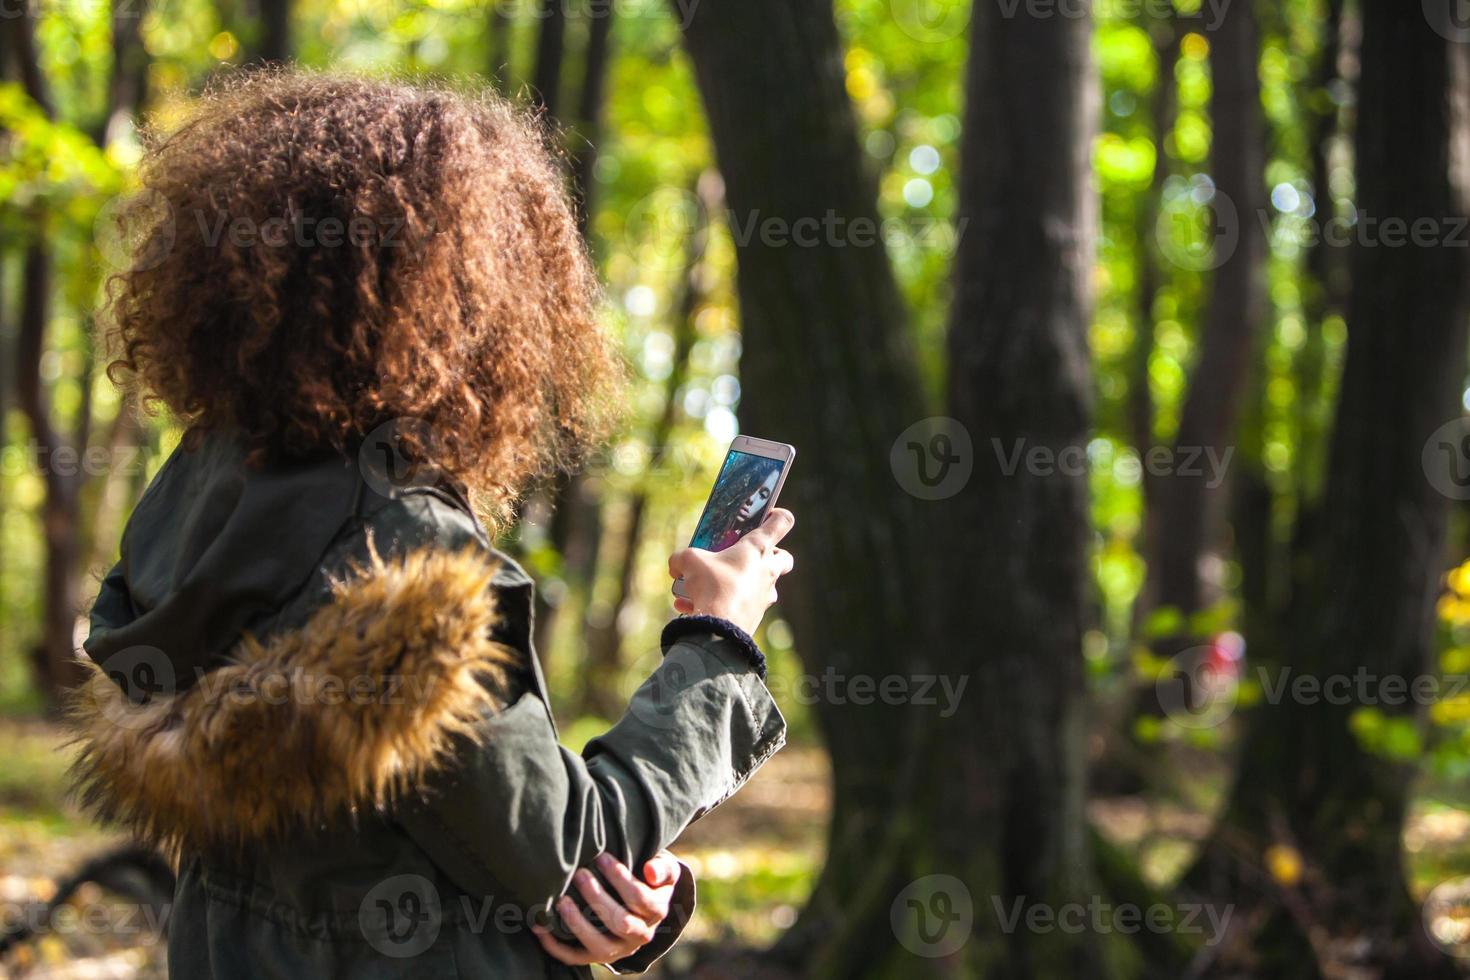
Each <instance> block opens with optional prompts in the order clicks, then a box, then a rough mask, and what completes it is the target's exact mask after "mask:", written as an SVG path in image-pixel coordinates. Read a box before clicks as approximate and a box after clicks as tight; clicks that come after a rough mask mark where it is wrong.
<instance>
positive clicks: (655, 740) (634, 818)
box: [372, 498, 786, 970]
mask: <svg viewBox="0 0 1470 980" xmlns="http://www.w3.org/2000/svg"><path fill="white" fill-rule="evenodd" d="M372 525H373V530H374V531H375V533H376V535H377V538H378V542H379V546H380V547H383V546H390V547H391V548H394V549H398V548H412V547H416V546H420V545H424V544H430V543H432V544H434V545H436V546H439V547H448V548H454V549H458V548H461V547H463V546H465V544H466V543H468V542H469V541H471V540H478V541H479V542H480V544H482V545H484V546H486V547H488V543H487V542H485V540H484V538H483V536H482V532H480V530H479V528H478V527H476V526H471V524H469V523H467V522H466V519H465V518H464V516H463V515H462V513H461V512H459V511H457V510H456V509H454V508H446V507H444V506H442V505H441V504H440V503H439V502H437V501H436V500H434V499H429V498H420V499H411V500H405V501H401V502H400V503H399V504H398V505H395V506H394V507H391V508H388V509H386V510H385V511H384V512H381V513H380V514H379V515H377V517H376V518H375V519H374V520H373V522H372ZM497 558H498V560H499V561H500V571H498V572H497V573H496V575H495V578H494V581H493V583H492V588H493V589H494V590H495V593H496V604H497V609H498V611H499V614H500V623H499V625H498V626H497V628H496V639H497V640H499V641H500V642H502V643H504V644H505V645H507V646H509V647H511V648H513V649H516V650H518V651H520V652H521V653H522V655H523V656H524V657H525V658H526V662H527V670H526V672H525V673H526V683H525V684H524V685H523V687H522V689H521V690H520V691H519V694H518V696H515V698H514V700H512V701H511V702H510V703H509V704H507V705H505V706H504V707H503V708H502V709H501V710H499V711H496V712H494V713H492V714H489V715H487V716H486V717H484V718H483V719H482V720H481V722H480V728H479V731H478V732H477V737H476V738H474V739H473V740H464V741H463V742H462V743H461V748H460V750H459V752H458V753H457V756H456V759H455V760H454V764H453V765H451V766H448V767H446V768H445V769H444V770H442V771H440V772H439V773H437V774H436V775H435V776H434V777H433V778H432V779H431V781H430V783H429V784H428V785H426V786H424V787H422V789H421V791H420V792H419V793H417V794H415V795H414V796H413V797H412V798H411V799H408V800H405V801H403V802H402V803H401V805H400V806H399V807H398V809H397V811H396V817H397V819H398V821H399V823H400V824H401V825H402V826H403V827H404V829H405V830H406V831H407V832H408V833H409V834H410V836H411V837H412V838H413V839H414V841H415V843H417V844H418V845H419V846H420V847H422V848H423V849H424V850H425V851H426V852H427V853H428V854H429V856H430V857H431V858H432V859H433V860H434V862H435V864H436V865H438V867H439V868H440V869H441V870H442V871H443V872H444V873H445V874H446V875H448V876H449V878H450V879H451V880H452V881H453V882H454V884H455V885H457V886H458V887H460V888H462V889H464V890H465V892H466V893H468V894H470V895H472V896H477V897H480V898H486V899H490V900H491V901H492V904H495V905H500V904H510V905H513V906H516V907H518V908H519V909H520V910H521V911H522V912H523V913H525V914H528V915H537V914H544V913H545V912H546V911H548V910H549V908H550V905H551V903H552V902H553V901H555V900H556V899H557V898H558V897H560V896H561V895H563V894H565V893H566V892H567V890H568V888H569V887H570V884H571V879H572V875H573V874H574V873H575V872H576V871H577V869H578V868H580V867H585V866H588V865H590V864H591V862H592V861H593V860H594V859H595V858H596V857H597V856H598V855H599V854H601V853H603V852H604V851H605V852H607V853H609V854H611V855H612V856H613V857H615V858H617V859H618V860H620V861H622V862H623V863H624V864H626V865H627V866H628V867H629V868H634V869H637V868H640V867H641V866H642V865H643V863H644V862H646V861H647V860H648V859H649V858H651V857H652V856H653V855H654V854H656V853H657V852H658V851H660V850H662V849H663V848H666V847H668V846H669V845H670V844H671V843H673V841H674V840H675V839H676V838H677V837H678V836H679V834H680V833H682V832H683V830H684V828H685V827H687V826H689V824H690V823H692V822H693V821H695V820H697V819H698V818H699V817H701V816H702V815H704V814H705V813H708V812H709V811H710V810H711V809H713V808H714V807H715V806H717V805H718V804H719V803H720V802H722V801H723V800H724V799H726V798H727V797H728V796H730V794H732V793H734V792H735V790H736V789H738V788H739V787H740V786H741V784H743V783H744V782H745V781H746V780H747V779H748V778H750V776H751V774H752V773H754V772H755V770H756V769H757V768H759V767H760V765H761V764H762V763H764V762H765V760H766V759H768V758H770V757H771V755H773V754H774V753H775V752H776V751H777V750H778V749H779V748H780V747H781V746H782V745H783V744H785V740H786V724H785V721H784V719H783V718H782V717H781V713H780V711H779V710H778V709H777V707H776V704H775V701H774V700H773V699H772V697H771V694H770V692H769V691H768V690H767V689H766V686H765V683H764V677H765V658H764V656H762V654H761V652H760V651H759V650H758V649H757V648H756V646H755V644H754V642H753V641H752V640H751V639H750V637H749V636H748V635H746V634H745V633H744V632H743V631H742V630H740V629H739V628H737V627H735V626H734V625H733V624H730V623H727V622H724V621H722V620H714V619H710V618H707V617H681V618H679V619H675V620H674V621H673V622H671V623H670V624H669V625H668V627H667V628H666V629H665V630H664V633H663V636H662V638H661V643H660V645H661V647H662V650H663V655H664V656H663V659H662V661H661V662H660V663H659V666H658V667H657V668H656V669H655V670H654V671H653V673H652V674H651V675H650V676H649V677H648V678H647V679H646V680H645V681H644V682H643V684H642V685H641V686H640V687H639V688H638V690H637V691H636V692H635V693H634V695H633V697H632V699H631V701H630V702H629V704H628V706H627V709H626V711H625V712H624V714H623V717H622V718H621V719H620V720H619V721H618V722H617V723H616V724H615V725H613V727H612V728H611V729H609V730H608V731H607V732H606V733H604V734H603V735H601V736H600V737H598V738H596V739H594V740H592V741H591V742H590V743H588V745H587V747H586V749H585V750H584V751H582V752H581V753H580V754H579V753H576V752H572V751H570V750H568V749H567V748H565V747H563V746H562V745H561V744H560V743H559V742H558V739H557V733H556V726H555V723H554V721H553V720H552V716H551V710H550V708H549V706H548V699H547V695H546V689H545V683H544V680H543V678H542V675H541V671H540V667H539V665H538V663H537V660H536V656H535V651H534V650H533V648H532V644H531V634H532V629H531V626H532V623H531V616H532V608H533V602H532V592H533V586H532V583H531V580H530V578H529V577H528V576H526V574H525V572H524V571H522V570H521V569H520V568H519V567H518V566H517V565H516V564H515V563H514V562H512V561H510V559H509V558H507V557H505V556H503V555H497ZM685 872H686V873H685V874H684V875H681V879H680V882H679V884H678V886H677V887H676V898H677V897H680V896H682V897H684V898H686V899H687V905H688V906H689V907H688V908H687V909H682V910H680V909H675V910H674V911H672V912H671V913H670V916H669V918H668V919H666V920H665V927H666V928H662V929H661V930H660V932H659V935H658V936H656V937H655V939H654V940H653V942H651V943H649V944H648V945H647V946H645V947H644V948H643V949H642V950H640V951H639V953H637V954H635V955H634V956H633V957H630V958H629V959H628V960H624V961H621V962H620V963H619V964H616V965H615V966H616V967H617V968H619V969H625V970H638V969H644V968H646V967H647V965H648V964H649V963H651V962H652V961H653V959H654V958H656V956H657V955H659V954H661V953H662V952H663V951H664V950H666V949H667V948H668V947H669V946H671V945H672V944H673V941H674V939H675V938H677V935H678V931H679V930H681V929H682V927H683V924H684V922H686V921H687V920H688V913H689V912H691V911H692V905H693V897H694V889H693V878H692V876H691V875H689V874H688V873H687V869H685ZM573 895H574V897H576V893H575V892H574V893H573ZM660 947H661V948H660Z"/></svg>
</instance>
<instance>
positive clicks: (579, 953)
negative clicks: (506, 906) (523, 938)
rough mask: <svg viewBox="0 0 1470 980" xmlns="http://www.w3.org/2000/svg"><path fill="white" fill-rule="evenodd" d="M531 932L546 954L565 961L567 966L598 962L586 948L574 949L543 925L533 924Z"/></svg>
mask: <svg viewBox="0 0 1470 980" xmlns="http://www.w3.org/2000/svg"><path fill="white" fill-rule="evenodd" d="M531 932H532V933H534V934H535V936H536V941H537V942H538V943H540V944H541V948H542V949H544V950H546V955H548V956H550V957H551V958H552V959H554V960H556V961H557V962H559V963H565V964H566V965H567V966H587V965H588V964H590V963H596V962H597V961H596V960H594V959H593V958H592V954H590V953H588V952H587V951H586V950H585V949H573V948H572V947H571V946H568V945H567V944H566V943H563V942H560V941H558V940H557V938H556V937H555V936H553V935H552V934H551V933H550V932H549V931H548V930H547V929H546V928H545V927H543V926H532V927H531Z"/></svg>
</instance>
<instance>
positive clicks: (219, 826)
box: [71, 548, 518, 850]
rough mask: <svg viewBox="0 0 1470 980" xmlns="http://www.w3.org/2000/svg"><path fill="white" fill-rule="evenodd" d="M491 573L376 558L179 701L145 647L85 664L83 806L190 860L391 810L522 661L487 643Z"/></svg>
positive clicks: (80, 763)
mask: <svg viewBox="0 0 1470 980" xmlns="http://www.w3.org/2000/svg"><path fill="white" fill-rule="evenodd" d="M494 574H495V564H494V562H493V561H492V560H491V558H490V556H489V555H487V553H486V552H485V551H484V550H483V549H474V548H471V549H467V550H464V551H460V552H449V551H444V550H439V549H433V548H426V549H423V550H420V551H416V552H413V553H410V554H408V555H407V556H406V557H403V558H399V559H393V560H384V559H382V558H379V557H378V555H377V554H376V553H375V552H374V553H372V555H371V558H370V560H369V561H367V562H366V563H357V564H356V565H355V566H354V567H352V568H351V569H350V572H349V573H348V574H346V575H344V576H342V577H340V578H339V579H336V580H334V581H333V582H332V583H331V587H330V596H329V598H328V599H327V600H326V601H325V602H323V603H322V604H321V605H319V606H318V607H317V608H316V609H315V611H313V612H312V613H311V614H310V616H309V618H307V620H306V622H305V623H304V625H301V626H299V627H296V628H291V629H285V630H282V631H279V632H277V633H275V634H273V635H272V636H270V637H269V639H267V640H266V641H264V642H261V641H259V640H257V639H255V638H254V637H253V636H251V635H249V634H248V633H247V634H245V635H244V636H243V638H241V639H240V640H239V641H238V642H237V643H236V644H235V646H234V647H233V649H232V650H231V651H230V653H229V655H228V657H227V658H226V660H225V663H224V664H223V665H222V666H218V667H216V668H214V669H213V670H210V671H209V672H207V673H205V674H203V676H201V677H200V678H199V679H197V680H196V681H195V682H194V683H193V684H192V685H191V686H189V687H187V688H185V689H182V690H176V689H175V685H173V684H171V683H166V682H165V683H160V682H159V678H158V675H159V669H158V668H159V667H162V668H163V669H164V670H165V671H166V670H167V667H168V663H167V662H164V663H162V664H153V665H149V664H148V661H147V655H146V648H140V649H143V650H144V651H145V652H144V653H143V654H142V655H141V656H142V659H141V660H140V659H137V657H133V658H132V659H130V658H129V656H128V654H127V651H124V652H123V653H120V654H117V655H115V656H114V657H113V658H110V659H109V660H106V661H104V662H103V663H102V664H101V665H100V666H98V665H95V664H94V665H93V666H92V668H91V670H92V674H91V677H90V678H89V679H88V681H87V682H86V683H85V684H83V685H82V686H81V688H80V689H79V691H78V692H77V695H76V697H75V700H74V703H73V704H72V708H71V712H72V718H73V720H74V722H75V725H76V729H77V741H78V742H79V743H80V745H81V752H80V755H79V757H78V760H77V763H76V775H77V780H78V784H79V787H80V790H81V794H82V797H83V799H84V801H85V802H86V803H87V804H89V805H90V806H91V807H92V808H94V809H95V810H96V811H98V812H99V813H100V814H101V815H102V816H103V817H105V818H109V819H112V820H115V821H118V822H121V823H123V824H125V825H127V826H128V827H130V828H131V829H132V830H134V831H135V832H136V833H138V834H139V835H140V836H142V837H144V838H146V839H149V840H154V841H158V842H160V843H162V844H164V845H165V846H169V847H172V848H186V849H189V850H199V849H219V848H231V849H238V848H241V847H245V846H248V845H251V844H254V843H261V842H267V841H269V840H270V839H272V838H274V837H276V836H277V835H280V834H283V833H286V832H289V831H291V830H293V829H300V828H311V827H316V826H319V825H321V824H322V823H324V822H327V821H330V820H333V819H337V818H341V817H343V816H345V815H347V814H349V813H351V812H357V811H360V810H362V809H363V808H379V809H381V808H384V807H386V806H388V805H389V804H390V803H391V802H392V801H393V799H394V798H395V796H397V795H398V794H400V793H402V792H404V791H405V790H407V789H409V788H410V787H413V786H416V785H419V784H420V783H421V781H422V780H423V779H424V778H425V777H426V776H427V775H428V773H429V772H430V771H431V770H432V769H434V768H435V767H436V766H438V765H440V764H442V763H443V762H444V761H445V760H446V759H447V758H448V757H449V755H450V753H451V751H452V747H453V744H454V742H455V740H456V739H458V738H460V737H469V738H473V737H474V734H475V728H476V725H475V723H476V721H477V720H478V719H480V718H482V717H483V716H484V714H485V713H486V712H488V711H493V710H494V709H496V708H497V707H498V706H499V705H500V704H501V702H502V700H503V698H504V692H505V689H506V684H507V677H508V676H509V674H510V672H511V671H512V669H513V667H514V665H515V664H516V663H517V660H518V658H517V657H516V655H515V654H514V653H513V652H512V651H511V650H510V649H508V648H507V647H505V646H502V645H501V644H499V643H497V642H496V641H495V640H494V639H493V638H492V628H493V627H494V626H495V624H496V619H497V610H496V608H495V599H494V593H493V591H492V590H491V589H490V587H489V586H490V580H491V577H492V576H493V575H494ZM130 685H131V687H132V688H133V689H131V690H130V689H129V687H130Z"/></svg>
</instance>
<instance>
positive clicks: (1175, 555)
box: [1149, 3, 1266, 656]
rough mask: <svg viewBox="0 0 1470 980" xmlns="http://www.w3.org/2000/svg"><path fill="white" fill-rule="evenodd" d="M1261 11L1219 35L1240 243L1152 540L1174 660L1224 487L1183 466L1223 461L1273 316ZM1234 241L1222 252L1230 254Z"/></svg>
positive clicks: (1226, 164)
mask: <svg viewBox="0 0 1470 980" xmlns="http://www.w3.org/2000/svg"><path fill="white" fill-rule="evenodd" d="M1259 56H1260V55H1259V47H1258V43H1257V28H1256V18H1255V11H1254V9H1253V7H1252V5H1251V4H1250V3H1238V4H1234V5H1232V6H1231V7H1230V8H1229V10H1228V11H1227V12H1226V13H1224V14H1223V20H1222V23H1221V24H1220V27H1219V28H1218V30H1217V31H1216V32H1215V34H1214V36H1213V37H1212V38H1211V46H1210V65H1211V70H1212V73H1213V86H1214V88H1213V96H1212V101H1211V108H1212V115H1213V125H1214V135H1213V138H1212V157H1213V165H1214V166H1213V170H1214V173H1213V178H1214V181H1215V186H1216V190H1217V194H1218V198H1219V201H1220V202H1221V204H1220V205H1219V206H1217V213H1218V214H1222V215H1225V216H1226V217H1224V218H1222V221H1225V220H1228V211H1227V210H1224V209H1225V208H1233V210H1234V212H1235V220H1234V224H1235V228H1236V229H1237V231H1238V233H1239V234H1238V240H1237V241H1236V243H1235V246H1234V250H1233V252H1232V253H1231V254H1230V255H1229V257H1228V258H1225V259H1224V261H1223V263H1222V264H1221V265H1220V266H1219V268H1218V269H1216V271H1215V273H1214V280H1213V283H1212V285H1211V291H1210V298H1209V302H1208V306H1207V309H1206V311H1205V322H1204V325H1203V330H1202V331H1201V336H1200V343H1199V354H1198V357H1197V359H1196V362H1195V366H1194V369H1193V371H1192V373H1191V376H1190V384H1189V391H1188V394H1187V395H1186V396H1185V401H1184V407H1183V409H1182V410H1181V412H1180V419H1179V430H1178V432H1177V434H1176V435H1175V440H1174V449H1175V451H1174V457H1173V458H1174V462H1175V463H1176V464H1177V465H1175V467H1174V468H1173V470H1172V471H1171V472H1170V473H1169V475H1168V476H1167V477H1165V478H1163V479H1161V480H1159V481H1158V483H1157V493H1156V499H1157V500H1158V504H1159V518H1158V523H1157V526H1156V532H1157V533H1156V534H1155V535H1154V537H1153V540H1152V541H1151V542H1150V543H1151V546H1152V549H1153V551H1152V561H1151V562H1150V563H1149V564H1150V568H1149V575H1150V577H1151V579H1152V580H1153V592H1154V597H1155V600H1156V602H1157V604H1158V606H1159V607H1167V608H1171V609H1174V610H1177V611H1178V612H1179V613H1180V614H1181V615H1182V616H1183V617H1184V618H1185V622H1184V624H1183V625H1182V627H1181V629H1180V630H1178V631H1176V633H1175V635H1172V636H1169V637H1166V638H1164V644H1165V646H1166V648H1167V649H1165V650H1164V652H1165V653H1166V655H1168V656H1173V655H1174V654H1175V653H1177V652H1179V651H1180V650H1182V649H1184V648H1187V647H1189V646H1191V645H1192V644H1194V643H1197V642H1199V639H1200V637H1198V636H1196V635H1195V631H1194V630H1193V629H1191V627H1190V625H1189V624H1188V621H1187V620H1188V617H1190V616H1192V615H1193V614H1195V613H1197V612H1199V611H1200V610H1201V609H1202V608H1203V607H1204V605H1205V598H1206V597H1205V592H1204V587H1203V583H1202V581H1201V578H1200V560H1201V558H1202V556H1203V555H1204V554H1205V552H1206V550H1207V549H1208V548H1209V547H1211V546H1212V545H1213V544H1214V543H1215V540H1216V539H1217V536H1218V535H1217V529H1218V527H1219V524H1220V521H1219V518H1220V516H1221V515H1220V512H1219V510H1220V508H1219V495H1220V492H1221V491H1222V488H1221V487H1212V486H1210V483H1209V481H1210V477H1211V475H1212V474H1211V470H1210V468H1209V467H1208V466H1195V467H1185V466H1184V465H1183V462H1184V461H1187V460H1189V459H1196V460H1198V459H1203V458H1205V456H1203V455H1200V454H1203V453H1214V454H1215V455H1214V458H1216V459H1219V458H1223V454H1224V453H1225V452H1226V451H1227V449H1229V448H1230V444H1231V440H1232V437H1233V435H1234V432H1235V426H1236V421H1237V419H1238V417H1239V411H1240V404H1241V396H1242V392H1243V391H1244V389H1245V384H1246V377H1247V373H1248V370H1249V366H1250V355H1251V350H1252V348H1253V346H1254V344H1255V342H1256V339H1257V337H1258V336H1259V334H1260V332H1261V325H1262V323H1263V320H1264V313H1265V279H1264V276H1265V267H1264V260H1265V254H1266V249H1265V245H1266V243H1265V233H1264V231H1263V230H1262V228H1261V225H1260V221H1259V220H1258V218H1257V216H1258V214H1259V212H1260V208H1261V203H1262V198H1263V197H1264V193H1265V187H1264V165H1265V163H1264V154H1263V149H1262V140H1261V96H1260V77H1259V72H1258V68H1257V64H1258V59H1259ZM1226 241H1227V240H1224V239H1222V241H1220V242H1218V243H1217V247H1221V248H1224V247H1227V245H1226Z"/></svg>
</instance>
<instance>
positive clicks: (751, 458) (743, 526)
mask: <svg viewBox="0 0 1470 980" xmlns="http://www.w3.org/2000/svg"><path fill="white" fill-rule="evenodd" d="M785 465H786V464H785V462H784V461H782V460H779V459H771V458H769V457H767V456H755V455H752V454H751V453H742V452H737V451H736V450H733V449H732V450H731V451H730V453H729V455H727V456H726V457H725V465H724V466H722V467H720V475H719V476H718V477H717V478H716V479H715V488H714V490H713V491H712V492H711V493H710V497H709V502H708V503H707V504H706V505H705V508H704V514H703V516H701V517H700V519H699V526H698V527H697V528H695V530H694V539H693V540H692V541H690V542H689V545H690V547H693V548H703V549H704V550H705V551H724V550H725V549H726V548H728V547H730V546H731V545H732V544H734V543H735V542H737V541H739V540H740V539H741V538H742V537H744V536H745V535H746V534H747V533H749V532H750V531H753V530H755V529H756V528H757V527H759V526H760V523H761V521H763V520H764V519H765V516H766V512H767V511H768V510H770V507H771V499H772V498H773V497H774V496H775V495H776V489H777V488H778V487H779V486H780V483H781V470H782V469H783V468H784V467H785Z"/></svg>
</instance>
